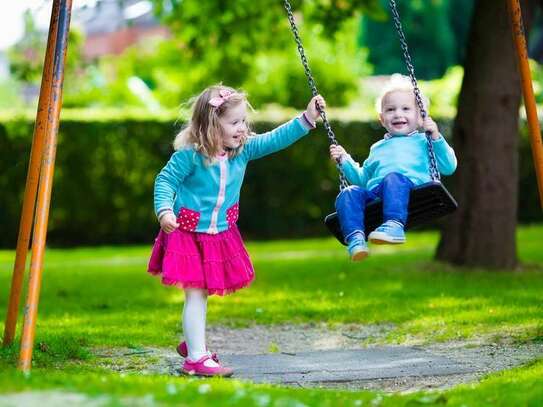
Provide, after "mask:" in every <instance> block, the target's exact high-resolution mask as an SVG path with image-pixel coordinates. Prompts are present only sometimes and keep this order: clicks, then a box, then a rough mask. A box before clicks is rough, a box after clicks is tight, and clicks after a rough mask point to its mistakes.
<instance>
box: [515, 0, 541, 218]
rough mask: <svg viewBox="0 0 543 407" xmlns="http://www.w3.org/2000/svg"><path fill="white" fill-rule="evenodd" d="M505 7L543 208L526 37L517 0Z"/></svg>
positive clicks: (534, 110) (538, 140)
mask: <svg viewBox="0 0 543 407" xmlns="http://www.w3.org/2000/svg"><path fill="white" fill-rule="evenodd" d="M507 8H508V10H509V16H510V17H511V28H512V31H513V41H514V43H515V48H516V51H517V57H518V66H519V71H520V78H521V82H522V94H523V96H524V107H525V109H526V118H527V119H528V129H529V131H530V145H531V147H532V156H533V159H534V167H535V173H536V177H537V186H538V189H539V202H540V205H541V208H542V209H543V143H542V141H541V128H540V126H539V119H538V117H537V105H536V103H535V97H534V89H533V85H532V75H531V73H530V65H529V63H528V50H527V47H526V37H525V35H524V24H523V22H522V11H521V8H520V2H519V0H507Z"/></svg>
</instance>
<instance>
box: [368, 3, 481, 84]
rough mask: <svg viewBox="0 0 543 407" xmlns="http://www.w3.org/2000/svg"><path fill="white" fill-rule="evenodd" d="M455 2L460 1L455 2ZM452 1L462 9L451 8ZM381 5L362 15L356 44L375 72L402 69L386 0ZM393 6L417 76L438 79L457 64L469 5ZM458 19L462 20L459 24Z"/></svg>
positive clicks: (413, 4)
mask: <svg viewBox="0 0 543 407" xmlns="http://www.w3.org/2000/svg"><path fill="white" fill-rule="evenodd" d="M459 1H461V3H462V4H460V5H459V4H458V3H459ZM471 1H472V0H469V2H470V3H471ZM452 3H454V4H455V7H456V8H457V9H460V10H462V12H461V13H459V12H457V10H451V9H450V7H451V4H452ZM381 5H382V8H383V10H385V12H382V13H380V14H378V15H375V16H372V15H370V16H367V15H364V16H363V17H362V19H361V23H360V25H361V29H360V37H359V43H360V45H361V46H366V47H368V49H369V62H370V63H371V64H373V65H374V67H375V73H376V74H392V73H395V72H405V64H404V62H403V59H402V54H401V50H400V46H399V44H398V34H397V33H396V30H395V28H394V24H393V23H392V21H391V18H390V13H388V12H386V11H388V0H381ZM461 7H462V8H461ZM397 8H398V12H399V14H400V17H401V19H402V28H403V29H404V31H405V35H406V37H407V41H408V43H409V46H410V50H411V51H412V54H413V55H412V57H413V62H414V64H415V67H416V72H417V76H418V77H420V78H421V79H433V78H439V77H441V76H442V75H443V74H444V73H445V71H446V70H447V68H448V67H450V66H451V65H455V64H458V63H460V60H459V58H458V57H459V55H458V54H459V53H461V49H462V47H461V46H460V45H459V40H461V39H462V34H463V31H467V23H465V21H466V20H467V18H466V16H469V15H470V12H471V6H470V4H466V1H465V0H455V1H453V2H450V0H436V1H432V2H427V1H420V0H417V1H410V2H405V1H402V2H398V3H397ZM460 19H462V20H463V21H464V24H463V25H462V23H461V22H460V21H459V20H460ZM460 44H462V42H460Z"/></svg>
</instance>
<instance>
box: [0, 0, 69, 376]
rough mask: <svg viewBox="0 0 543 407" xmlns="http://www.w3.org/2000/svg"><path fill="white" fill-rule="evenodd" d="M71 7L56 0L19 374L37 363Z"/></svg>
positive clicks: (11, 308)
mask: <svg viewBox="0 0 543 407" xmlns="http://www.w3.org/2000/svg"><path fill="white" fill-rule="evenodd" d="M71 8H72V0H54V1H53V6H52V11H51V23H50V26H49V36H48V42H47V50H46V55H45V62H44V70H43V77H42V84H41V89H40V98H39V105H38V111H37V114H36V124H35V128H34V136H33V141H32V150H31V154H30V164H29V169H28V175H27V181H26V186H25V195H24V202H23V209H22V214H21V222H20V228H19V236H18V240H17V252H16V260H15V265H14V272H13V278H12V287H11V291H10V300H9V304H8V313H7V318H6V327H5V334H4V341H3V342H4V345H9V344H10V343H11V342H12V341H13V337H14V334H15V327H16V322H17V314H18V308H19V299H20V294H21V286H22V281H23V277H24V269H25V262H26V254H27V251H28V243H29V237H30V229H31V226H32V223H33V214H34V206H35V202H36V194H37V205H36V213H35V221H34V228H33V237H32V256H31V261H30V277H29V281H28V294H27V301H26V306H25V309H24V324H23V331H22V336H21V350H20V355H19V369H21V370H23V371H25V372H26V371H28V370H30V366H31V361H32V350H33V345H34V335H35V327H36V317H37V310H38V303H39V295H40V288H41V278H42V269H43V257H44V253H45V240H46V236H47V224H48V218H49V206H50V201H51V191H52V187H53V174H54V168H55V155H56V145H57V133H58V124H59V117H60V109H61V105H62V85H63V81H64V65H65V59H66V49H67V43H68V32H69V26H70V17H71Z"/></svg>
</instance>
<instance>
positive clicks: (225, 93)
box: [208, 89, 234, 108]
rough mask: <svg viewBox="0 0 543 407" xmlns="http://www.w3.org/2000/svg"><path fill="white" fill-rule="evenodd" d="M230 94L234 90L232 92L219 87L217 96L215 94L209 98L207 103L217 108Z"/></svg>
mask: <svg viewBox="0 0 543 407" xmlns="http://www.w3.org/2000/svg"><path fill="white" fill-rule="evenodd" d="M232 95H234V92H232V91H231V90H228V89H221V90H220V91H219V96H215V97H214V98H211V99H209V102H208V103H209V104H210V105H211V106H213V107H214V108H218V107H219V106H221V105H222V104H223V103H224V102H226V101H227V100H228V99H229V98H230V97H231V96H232Z"/></svg>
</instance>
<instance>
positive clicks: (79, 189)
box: [0, 111, 542, 247]
mask: <svg viewBox="0 0 543 407" xmlns="http://www.w3.org/2000/svg"><path fill="white" fill-rule="evenodd" d="M65 113H66V114H65V117H64V119H63V121H62V123H61V127H60V139H59V145H58V152H57V163H56V170H55V181H54V189H53V196H52V204H51V216H50V222H49V233H48V242H49V243H50V244H52V245H81V244H109V243H136V242H143V243H145V242H148V243H150V242H152V239H153V237H154V235H155V233H156V232H157V223H156V219H155V218H154V214H153V208H152V196H153V192H152V191H153V183H154V178H155V176H156V174H157V173H158V171H160V169H161V168H162V166H163V165H164V164H165V163H166V161H167V159H168V157H169V155H170V154H171V141H172V139H173V135H174V134H175V130H176V129H175V127H177V126H179V125H180V123H177V125H176V126H174V125H172V123H174V122H175V120H174V118H172V117H159V116H147V117H146V116H142V115H141V114H138V115H127V116H122V115H119V114H115V113H113V114H109V115H107V116H102V117H100V116H91V115H89V116H88V117H87V118H85V116H86V114H85V113H84V112H81V111H80V112H75V114H74V115H71V114H68V112H65ZM280 123H281V122H277V121H273V120H270V119H266V118H260V119H257V120H256V122H255V123H254V127H255V129H256V131H258V132H262V131H266V130H269V129H271V128H273V127H275V126H277V125H278V124H280ZM332 125H333V127H334V131H335V133H336V136H337V138H338V140H340V142H341V143H343V144H344V145H345V147H346V148H347V149H348V150H349V151H350V152H351V153H352V154H353V156H354V157H355V158H356V159H358V160H360V161H362V160H363V159H364V157H366V155H367V153H368V149H369V146H370V145H371V144H372V143H373V142H375V141H376V140H378V139H379V138H380V137H382V130H381V129H380V126H379V125H378V124H377V123H376V122H361V121H356V120H351V121H348V120H341V121H337V120H332ZM448 125H449V122H441V127H442V128H443V129H444V131H445V134H447V127H448ZM32 128H33V122H32V118H22V117H12V118H9V119H4V120H3V121H1V122H0V151H1V154H2V156H1V158H0V174H1V175H0V189H1V190H2V194H0V230H2V232H3V233H2V234H1V235H0V246H2V247H13V246H14V245H15V239H16V236H17V228H18V222H19V216H20V207H21V202H22V195H23V191H24V183H25V179H26V166H27V161H28V156H29V149H30V138H31V133H32ZM520 153H521V160H520V161H521V174H520V187H521V193H520V197H521V198H520V199H519V205H520V208H519V219H520V220H521V221H523V222H531V221H541V220H542V218H541V212H540V210H539V207H538V199H537V189H536V188H535V185H536V183H535V178H534V174H533V166H532V161H531V151H530V149H529V145H528V140H527V137H526V135H524V137H523V138H522V142H521V146H520ZM284 179H288V180H289V182H288V183H284V182H281V180H284ZM448 180H450V178H449V179H448ZM448 180H447V179H446V180H445V182H447V181H448ZM337 192H338V181H337V171H336V169H335V167H334V165H333V163H332V162H331V161H330V160H329V158H328V141H327V138H326V136H325V134H324V132H323V131H322V128H320V129H319V130H317V131H315V132H314V133H312V134H311V135H309V136H308V137H306V138H304V139H303V140H301V141H300V142H298V143H296V144H295V145H294V146H292V147H291V148H289V149H287V150H284V151H282V152H280V153H277V154H274V155H272V156H269V157H267V158H265V159H263V160H257V161H255V162H254V163H251V165H249V167H248V169H247V174H246V178H245V183H244V187H243V189H242V195H241V202H240V206H241V217H240V221H239V225H240V228H241V230H242V232H243V233H244V235H245V236H247V237H250V238H252V239H265V238H277V237H283V238H284V237H302V236H314V235H326V234H327V232H326V230H325V229H324V226H323V224H322V221H321V220H322V218H323V217H324V215H326V214H327V213H329V212H330V211H332V210H333V203H334V199H335V196H336V194H337ZM461 204H469V203H461Z"/></svg>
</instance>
